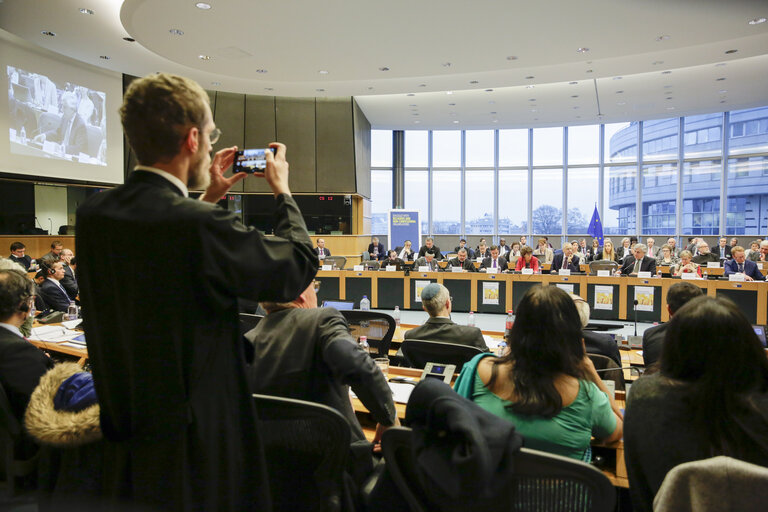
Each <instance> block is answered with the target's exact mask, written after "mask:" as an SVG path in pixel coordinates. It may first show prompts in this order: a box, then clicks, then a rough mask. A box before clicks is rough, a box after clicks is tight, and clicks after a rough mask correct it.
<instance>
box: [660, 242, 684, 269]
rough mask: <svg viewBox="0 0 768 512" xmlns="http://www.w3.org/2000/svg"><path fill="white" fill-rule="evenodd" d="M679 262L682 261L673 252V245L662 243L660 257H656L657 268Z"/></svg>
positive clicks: (672, 265)
mask: <svg viewBox="0 0 768 512" xmlns="http://www.w3.org/2000/svg"><path fill="white" fill-rule="evenodd" d="M678 263H680V259H679V258H678V257H677V256H675V254H674V253H673V252H672V246H670V245H669V244H664V245H662V246H661V252H660V253H659V257H658V258H656V268H659V267H674V266H677V264H678Z"/></svg>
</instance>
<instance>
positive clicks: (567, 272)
mask: <svg viewBox="0 0 768 512" xmlns="http://www.w3.org/2000/svg"><path fill="white" fill-rule="evenodd" d="M557 273H558V274H560V275H561V276H569V275H571V269H569V268H561V269H560V270H558V271H557Z"/></svg>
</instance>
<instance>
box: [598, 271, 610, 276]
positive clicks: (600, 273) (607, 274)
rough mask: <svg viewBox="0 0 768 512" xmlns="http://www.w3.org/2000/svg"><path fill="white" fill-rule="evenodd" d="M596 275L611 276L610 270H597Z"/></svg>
mask: <svg viewBox="0 0 768 512" xmlns="http://www.w3.org/2000/svg"><path fill="white" fill-rule="evenodd" d="M597 277H611V271H610V270H598V271H597Z"/></svg>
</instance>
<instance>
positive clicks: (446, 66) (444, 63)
mask: <svg viewBox="0 0 768 512" xmlns="http://www.w3.org/2000/svg"><path fill="white" fill-rule="evenodd" d="M443 67H444V68H449V67H451V63H450V62H443Z"/></svg>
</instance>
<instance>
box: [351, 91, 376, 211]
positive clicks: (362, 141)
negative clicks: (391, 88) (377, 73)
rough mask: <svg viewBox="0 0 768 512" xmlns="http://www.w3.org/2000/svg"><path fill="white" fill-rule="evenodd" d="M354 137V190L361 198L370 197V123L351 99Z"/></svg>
mask: <svg viewBox="0 0 768 512" xmlns="http://www.w3.org/2000/svg"><path fill="white" fill-rule="evenodd" d="M352 111H353V116H354V117H353V119H354V137H355V164H354V165H355V177H356V183H355V190H356V191H357V193H358V194H360V195H361V196H364V197H367V198H370V197H371V123H369V122H368V118H367V117H365V114H364V113H363V111H362V110H361V109H360V107H359V106H358V104H357V102H356V101H355V100H354V98H353V99H352Z"/></svg>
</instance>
